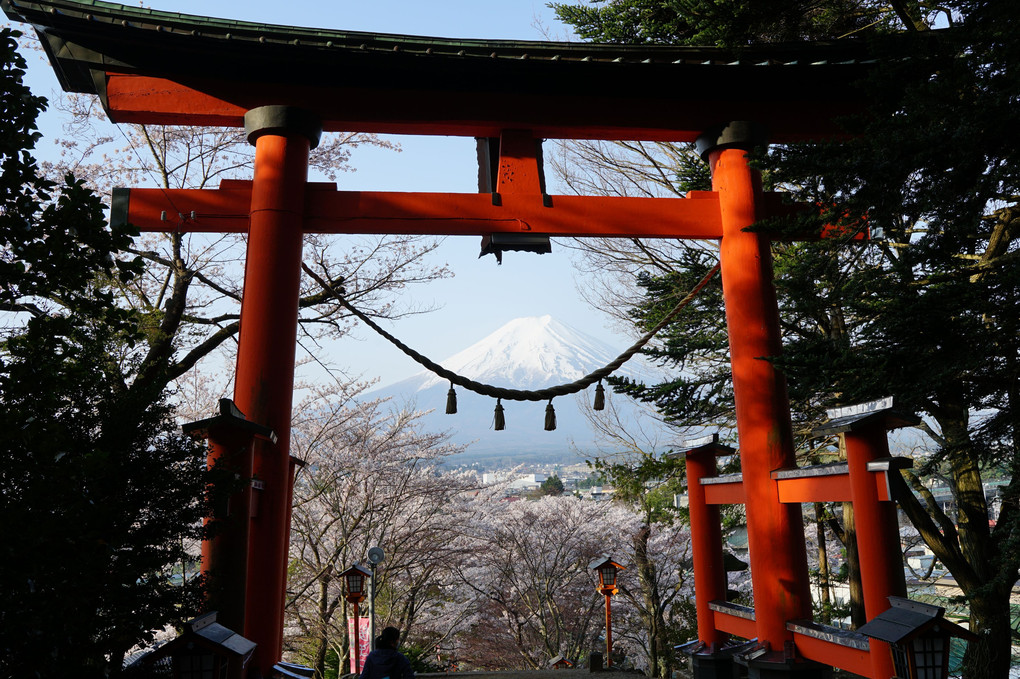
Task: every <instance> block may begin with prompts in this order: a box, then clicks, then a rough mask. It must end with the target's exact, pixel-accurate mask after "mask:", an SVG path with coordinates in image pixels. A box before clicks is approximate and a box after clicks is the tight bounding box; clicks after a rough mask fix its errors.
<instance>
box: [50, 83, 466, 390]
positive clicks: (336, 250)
mask: <svg viewBox="0 0 1020 679" xmlns="http://www.w3.org/2000/svg"><path fill="white" fill-rule="evenodd" d="M59 106H60V107H61V109H62V110H63V112H64V115H65V116H66V122H65V127H64V133H65V136H64V137H63V138H62V139H61V140H60V141H59V144H60V147H61V156H60V158H59V160H57V161H55V162H50V163H48V164H45V165H44V167H45V169H46V170H47V171H48V172H49V173H50V174H51V175H57V174H63V173H64V172H66V171H73V172H75V173H76V174H77V175H78V176H80V177H83V178H84V179H85V180H86V182H87V183H88V184H89V185H90V186H91V187H93V188H95V189H96V190H97V191H98V192H99V193H100V194H101V195H109V194H110V191H111V189H112V188H113V187H114V186H142V185H149V186H155V187H160V188H167V189H171V188H192V189H202V188H214V187H215V185H217V183H218V182H219V181H220V180H222V179H231V178H247V177H250V176H251V173H252V161H253V156H254V153H253V148H252V147H251V145H250V144H249V143H248V141H247V139H246V138H245V135H244V133H243V131H240V130H237V129H224V128H201V127H200V128H191V127H173V126H153V125H119V126H113V125H110V124H109V122H108V121H107V120H106V119H105V117H104V116H103V113H102V111H101V110H100V107H99V105H98V102H97V101H96V99H95V98H94V97H90V96H87V95H66V96H65V97H64V98H62V100H61V103H60V104H59ZM362 145H370V146H377V147H383V148H391V149H393V150H394V151H397V150H399V149H398V147H396V146H395V145H394V144H392V143H391V142H388V141H385V140H383V139H380V138H379V137H376V136H375V135H369V134H355V133H338V134H327V135H324V137H323V140H322V142H321V143H320V144H319V146H318V147H317V148H316V149H315V150H314V151H313V152H312V155H311V159H310V164H311V170H312V172H313V173H315V174H319V175H321V176H324V177H325V178H327V179H329V180H336V178H337V177H338V176H340V175H341V174H342V173H345V172H350V171H353V169H354V168H353V160H354V159H353V153H354V152H355V151H356V149H357V148H358V147H359V146H362ZM244 241H245V238H244V236H243V235H241V234H195V233H159V234H145V235H142V236H140V237H138V238H136V240H135V244H134V246H133V247H132V249H131V252H133V253H134V254H135V255H137V256H139V257H141V258H142V259H143V260H144V262H145V264H146V269H145V273H144V275H143V276H139V277H137V278H136V279H135V280H132V281H129V282H124V283H119V282H112V284H113V285H114V286H115V287H116V289H117V291H118V293H119V295H120V298H121V303H122V304H123V305H125V306H126V307H128V308H130V309H132V310H134V311H135V312H137V313H138V314H139V316H140V317H142V318H143V319H144V320H145V327H146V329H147V332H146V339H147V343H146V344H145V346H144V351H143V352H141V353H142V355H141V357H140V369H139V377H138V379H140V380H142V381H146V380H159V379H167V378H169V379H177V378H180V377H181V376H183V375H184V374H185V373H187V372H188V371H189V370H191V369H192V368H194V367H195V366H196V365H197V364H198V362H199V361H201V360H203V359H204V358H206V357H207V356H210V355H217V354H218V355H220V357H221V358H223V354H226V359H227V360H226V362H227V363H230V362H231V360H230V357H231V356H232V354H233V351H234V348H235V347H234V341H235V339H236V335H237V332H238V329H239V317H240V314H239V312H240V301H241V291H242V284H243V270H244V268H243V262H244ZM438 244H439V241H438V240H437V239H434V238H426V237H407V236H377V237H372V236H360V237H346V238H338V237H329V236H322V235H309V236H307V237H306V239H305V261H306V263H308V264H309V266H311V267H312V268H314V269H315V270H316V271H317V272H318V273H319V275H320V276H321V277H322V278H324V279H326V280H328V281H329V282H330V283H331V284H332V285H334V287H335V288H336V289H341V288H342V289H343V291H344V294H345V296H346V297H347V299H348V300H349V301H350V302H352V303H354V304H355V305H357V306H358V307H359V308H361V309H362V310H363V311H364V312H365V313H367V314H369V315H370V316H373V317H377V318H388V319H396V318H400V317H402V316H405V315H408V314H415V313H422V312H425V311H428V309H427V308H422V307H417V306H414V305H409V304H400V303H397V301H396V294H397V293H398V292H399V291H400V290H402V289H404V288H406V287H407V286H410V285H413V284H415V283H420V282H426V281H430V280H434V279H436V278H442V277H446V276H448V275H450V272H449V270H448V269H447V268H446V266H445V265H433V264H431V263H429V261H428V259H427V256H428V254H429V253H431V252H432V251H433V250H434V249H435V248H436V247H437V246H438ZM349 323H350V317H349V314H348V313H347V312H346V311H345V310H344V309H343V308H342V307H341V306H340V305H339V304H337V303H336V301H335V300H334V299H333V298H332V295H331V294H330V293H329V292H327V291H325V290H323V289H322V288H321V286H320V285H318V284H317V283H315V282H314V281H306V283H305V286H304V288H303V291H302V296H301V299H300V329H301V330H300V334H299V345H300V346H301V347H302V348H303V349H305V351H306V353H307V355H308V356H311V357H314V360H316V361H317V362H322V361H323V359H322V358H321V355H322V352H319V351H317V349H318V345H319V343H320V342H321V341H322V340H323V338H324V337H326V336H329V337H331V338H336V337H338V336H341V335H343V334H344V333H346V332H347V331H348V330H349Z"/></svg>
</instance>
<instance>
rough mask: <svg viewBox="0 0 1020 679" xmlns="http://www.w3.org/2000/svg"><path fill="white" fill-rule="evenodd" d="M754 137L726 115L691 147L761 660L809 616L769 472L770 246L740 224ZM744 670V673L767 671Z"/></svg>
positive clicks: (786, 448) (775, 655)
mask: <svg viewBox="0 0 1020 679" xmlns="http://www.w3.org/2000/svg"><path fill="white" fill-rule="evenodd" d="M764 143H765V135H764V132H763V130H762V129H761V128H760V127H759V126H757V125H755V124H753V123H748V122H734V123H730V124H728V125H726V126H723V127H721V128H718V129H716V130H712V131H711V132H707V133H706V134H704V135H702V136H701V137H699V139H698V150H699V151H700V152H701V154H702V157H704V158H706V159H707V160H708V161H709V164H710V166H711V169H712V188H713V190H715V191H717V192H718V194H719V207H720V213H721V219H722V231H723V235H722V240H721V242H720V253H719V259H720V263H721V264H722V285H723V294H724V298H725V300H726V326H727V329H728V333H729V342H730V362H731V366H732V371H733V395H734V402H735V406H736V416H737V433H738V436H739V438H740V466H741V471H742V473H743V479H744V488H745V491H746V493H747V504H746V507H747V539H748V549H749V553H750V554H749V556H750V561H751V572H752V573H754V574H755V577H754V579H753V591H754V610H755V627H756V631H757V636H758V643H759V644H761V645H763V646H764V645H766V644H767V645H768V649H769V651H770V652H769V653H768V655H766V656H764V657H762V661H764V662H765V663H771V662H775V663H777V664H784V662H788V661H789V660H790V658H784V655H786V654H784V649H785V646H786V642H787V641H791V640H792V635H791V634H790V632H788V631H787V629H786V623H787V621H788V620H797V619H804V618H808V619H809V618H810V617H811V594H810V591H809V588H808V587H809V585H808V583H809V581H808V570H807V556H806V550H805V546H804V535H803V528H802V526H803V523H802V519H801V510H800V506H799V505H795V504H783V503H780V501H779V493H778V487H777V485H776V482H775V481H774V480H772V478H771V473H772V472H773V471H774V470H776V469H781V468H784V467H793V466H795V460H794V450H793V431H792V425H791V422H790V405H789V398H788V396H787V391H786V380H785V378H784V377H783V375H782V373H780V372H779V371H778V370H776V369H775V367H774V366H773V365H772V363H771V362H769V361H768V360H766V359H767V357H769V356H778V355H779V354H780V353H781V346H782V345H781V337H780V332H779V310H778V304H777V302H776V292H775V287H774V284H773V275H772V253H771V249H770V246H771V243H770V240H769V238H768V237H766V236H765V235H763V234H759V233H753V232H750V231H745V229H746V228H747V227H749V226H750V225H751V224H753V223H754V222H756V221H757V220H758V218H759V216H760V214H759V212H760V206H761V204H762V189H761V176H760V174H759V173H758V172H757V171H756V170H754V169H753V168H752V167H751V166H750V164H749V163H748V158H747V152H748V151H749V150H750V149H751V148H753V147H755V146H760V145H763V144H764ZM763 664H764V663H763ZM749 669H750V670H751V672H750V676H752V677H756V676H766V675H767V676H773V675H772V674H770V673H769V672H768V671H767V670H766V671H765V672H764V673H760V672H758V671H756V669H755V668H749ZM805 669H806V668H805ZM776 676H782V672H781V671H780V673H777V674H776ZM787 676H788V675H787Z"/></svg>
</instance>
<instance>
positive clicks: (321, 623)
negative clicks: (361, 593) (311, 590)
mask: <svg viewBox="0 0 1020 679" xmlns="http://www.w3.org/2000/svg"><path fill="white" fill-rule="evenodd" d="M329 583H330V578H329V576H328V575H323V577H322V579H321V580H320V581H319V606H318V613H319V614H318V616H316V617H317V618H318V620H316V621H315V641H314V642H313V644H314V646H313V648H314V649H315V653H314V656H313V658H314V659H313V662H312V669H314V670H315V679H323V677H325V676H326V654H327V652H328V651H329V635H328V634H327V631H326V630H327V629H328V624H327V621H326V618H327V616H328V614H329V613H328V612H329Z"/></svg>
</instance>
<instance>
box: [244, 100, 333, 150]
mask: <svg viewBox="0 0 1020 679" xmlns="http://www.w3.org/2000/svg"><path fill="white" fill-rule="evenodd" d="M244 131H245V134H247V135H248V143H249V144H252V145H254V144H255V141H256V140H257V139H258V138H259V137H261V136H262V135H264V134H278V135H287V134H300V135H302V136H304V137H307V138H308V141H309V142H310V144H311V145H310V147H309V148H313V149H314V148H315V147H316V146H318V145H319V139H321V138H322V121H321V120H319V117H318V116H317V115H315V114H314V113H312V112H311V111H307V110H305V109H303V108H296V107H294V106H259V107H258V108H253V109H251V110H250V111H248V112H247V113H245V114H244Z"/></svg>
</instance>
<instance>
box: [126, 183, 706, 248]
mask: <svg viewBox="0 0 1020 679" xmlns="http://www.w3.org/2000/svg"><path fill="white" fill-rule="evenodd" d="M326 187H329V188H326ZM250 199H251V184H250V182H234V181H232V182H223V184H221V188H219V189H207V190H193V189H171V190H161V189H131V191H130V204H129V211H128V221H130V222H131V223H132V224H134V225H135V226H137V227H138V228H139V229H141V230H142V231H185V232H191V233H221V232H234V233H243V232H245V231H247V229H248V203H249V201H250ZM500 199H501V203H502V204H501V205H493V204H492V203H493V200H492V196H491V195H490V194H488V193H402V192H371V191H335V190H333V187H332V185H325V186H324V185H321V184H320V185H316V184H310V185H309V189H308V191H307V193H306V196H305V210H304V221H303V229H304V231H305V232H308V233H357V234H363V233H392V234H430V235H460V236H464V235H483V234H488V233H506V232H529V231H533V232H537V233H545V234H549V235H551V236H582V235H585V236H620V237H638V236H640V237H642V238H696V239H717V238H719V237H720V236H721V235H722V231H721V228H720V225H719V202H718V200H711V199H699V200H687V199H684V198H620V197H602V196H551V198H550V199H551V205H552V207H546V206H545V205H544V204H543V199H542V195H541V194H538V193H533V194H532V193H528V194H508V195H502V194H501V196H500ZM163 212H166V215H167V221H163V219H162V213H163ZM192 212H194V213H195V218H194V219H192V218H191V216H190V215H191V213H192ZM179 215H183V218H181V217H179Z"/></svg>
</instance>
